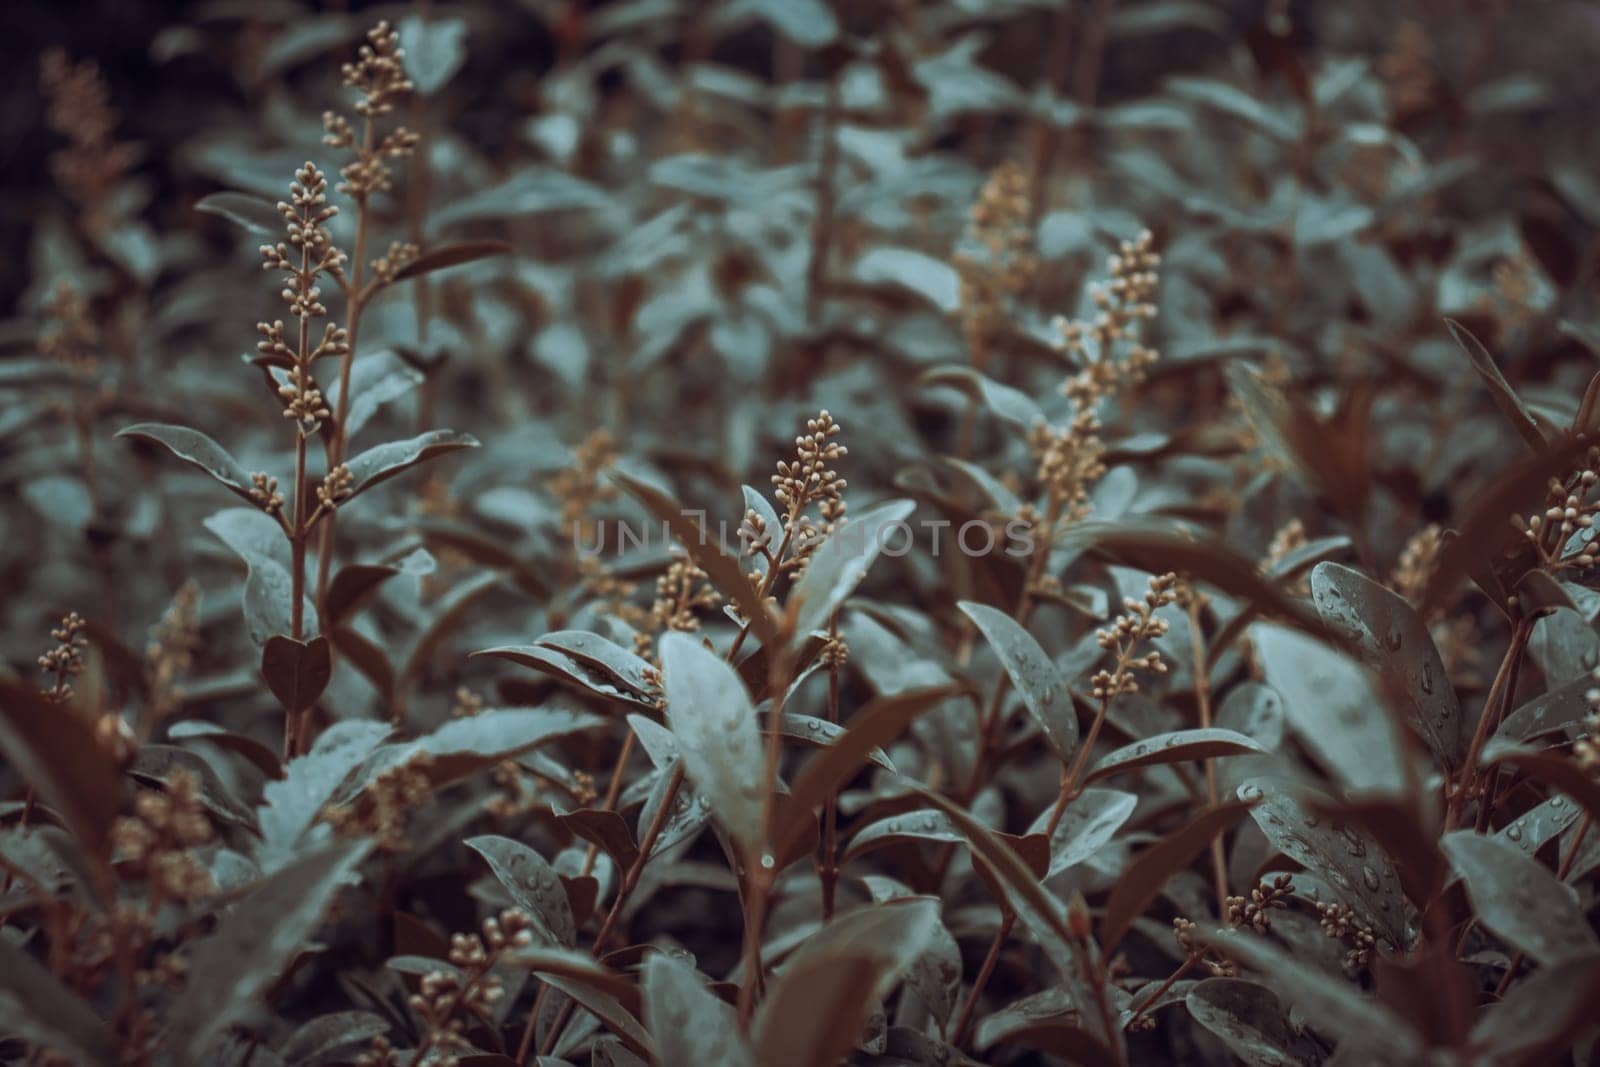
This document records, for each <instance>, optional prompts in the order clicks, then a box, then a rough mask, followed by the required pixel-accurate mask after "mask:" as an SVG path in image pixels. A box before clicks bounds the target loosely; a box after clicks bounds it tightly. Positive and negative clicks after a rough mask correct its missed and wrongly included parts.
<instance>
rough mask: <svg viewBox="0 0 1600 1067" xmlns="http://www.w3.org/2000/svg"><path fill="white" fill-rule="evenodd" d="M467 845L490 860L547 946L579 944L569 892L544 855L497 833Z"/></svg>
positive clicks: (495, 873)
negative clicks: (576, 942) (577, 942)
mask: <svg viewBox="0 0 1600 1067" xmlns="http://www.w3.org/2000/svg"><path fill="white" fill-rule="evenodd" d="M466 846H467V847H468V848H470V849H472V851H474V852H476V853H477V854H478V855H480V856H482V857H483V858H484V859H485V860H486V861H488V864H489V869H490V870H491V871H493V872H494V876H495V877H496V878H498V879H499V880H500V884H501V885H503V886H505V889H506V892H507V893H509V894H511V899H512V901H513V902H514V903H515V904H516V905H517V907H519V908H521V909H522V910H523V911H525V912H527V913H528V916H529V917H530V918H531V919H533V922H534V929H535V930H536V931H537V932H538V933H539V934H540V935H542V936H543V939H544V940H545V941H546V942H547V943H549V944H553V945H565V946H567V947H569V948H570V947H571V946H572V945H573V943H574V942H575V941H577V938H578V928H577V923H576V922H575V921H574V920H573V917H572V904H571V902H570V901H569V900H568V899H567V891H566V889H565V887H563V886H562V884H561V877H560V876H559V875H558V874H556V871H555V868H554V867H551V866H550V864H549V863H548V862H546V861H545V858H544V857H543V856H541V855H539V854H538V853H537V852H535V851H534V850H533V849H531V848H529V847H528V846H527V845H524V844H523V843H522V842H520V841H513V840H511V839H510V838H509V837H499V836H496V835H494V834H485V835H484V836H482V837H472V838H468V839H467V841H466Z"/></svg>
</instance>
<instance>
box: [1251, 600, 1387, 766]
mask: <svg viewBox="0 0 1600 1067" xmlns="http://www.w3.org/2000/svg"><path fill="white" fill-rule="evenodd" d="M1250 632H1251V638H1252V641H1253V642H1254V644H1255V649H1256V660H1257V662H1259V663H1260V664H1261V667H1262V670H1263V672H1264V673H1265V674H1266V680H1267V684H1268V685H1270V686H1271V687H1272V688H1273V689H1276V690H1277V691H1278V693H1279V694H1280V695H1281V696H1282V697H1283V707H1284V712H1285V714H1286V716H1287V718H1288V721H1289V724H1290V726H1291V727H1293V729H1294V731H1295V732H1296V733H1297V734H1298V735H1299V736H1300V739H1301V740H1302V741H1303V742H1304V743H1305V745H1306V747H1307V748H1309V749H1310V750H1311V753H1312V755H1313V757H1314V758H1316V760H1317V761H1318V762H1319V763H1321V764H1322V765H1323V766H1325V767H1326V768H1327V769H1328V771H1329V772H1330V773H1332V774H1333V775H1334V777H1336V778H1337V779H1339V781H1341V782H1342V783H1343V784H1344V785H1345V787H1346V788H1348V789H1352V790H1362V791H1367V792H1373V793H1400V792H1402V791H1403V790H1404V787H1405V783H1406V780H1407V778H1406V770H1405V765H1404V760H1405V759H1406V758H1407V754H1406V749H1405V747H1404V745H1403V744H1402V743H1401V736H1400V734H1399V731H1398V729H1397V724H1396V723H1395V722H1394V721H1393V720H1392V719H1391V718H1390V716H1389V712H1388V709H1387V706H1386V704H1385V703H1384V700H1383V690H1382V688H1381V687H1380V686H1379V685H1378V684H1377V682H1376V680H1375V679H1374V678H1373V677H1372V675H1371V674H1370V672H1368V671H1367V670H1366V668H1364V667H1362V666H1361V665H1360V664H1359V663H1357V662H1356V661H1355V660H1353V659H1351V658H1350V657H1349V656H1346V655H1344V654H1343V653H1341V652H1339V651H1337V650H1335V649H1333V648H1330V647H1329V646H1328V645H1326V644H1324V643H1323V642H1321V641H1317V640H1314V639H1312V638H1309V637H1307V636H1305V635H1304V634H1301V633H1297V632H1295V631H1293V630H1290V629H1288V628H1286V627H1282V626H1276V625H1272V624H1268V623H1257V624H1256V625H1255V626H1254V627H1252V628H1251V631H1250Z"/></svg>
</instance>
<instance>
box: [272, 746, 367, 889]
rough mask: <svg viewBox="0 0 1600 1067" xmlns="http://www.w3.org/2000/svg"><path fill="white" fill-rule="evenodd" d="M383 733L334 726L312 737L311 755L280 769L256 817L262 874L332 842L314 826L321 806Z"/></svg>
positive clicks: (323, 830)
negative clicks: (313, 739)
mask: <svg viewBox="0 0 1600 1067" xmlns="http://www.w3.org/2000/svg"><path fill="white" fill-rule="evenodd" d="M388 733H389V727H388V725H387V724H385V723H376V722H354V721H350V722H340V723H335V724H334V725H332V726H330V727H328V729H326V730H324V731H323V732H322V733H321V734H320V735H319V736H318V737H317V740H316V743H315V744H313V745H312V746H311V751H310V752H307V753H306V754H305V755H303V756H300V757H298V758H297V759H292V760H290V761H289V762H288V763H286V764H285V765H284V777H283V778H282V779H281V780H279V781H273V782H268V783H267V785H266V788H265V789H263V790H262V794H261V807H260V808H259V809H258V810H257V812H256V822H257V824H258V825H259V826H260V827H261V841H260V843H259V844H258V845H257V846H256V850H255V860H256V862H257V863H258V864H260V866H261V869H262V870H263V871H264V872H266V873H268V874H271V873H272V872H274V871H277V870H280V869H282V868H283V867H286V866H287V865H289V864H290V863H291V862H292V861H293V860H294V858H295V857H296V856H300V855H303V854H304V853H305V850H306V849H307V848H309V847H314V846H316V845H318V844H320V843H322V842H325V841H327V840H329V839H330V838H331V836H332V835H331V833H330V832H329V830H328V828H327V826H325V825H318V824H317V819H318V817H319V816H320V815H321V814H322V809H323V807H324V806H325V805H326V804H327V803H328V802H329V801H330V800H331V799H332V798H333V795H334V791H335V790H337V789H338V788H339V786H340V784H341V783H342V782H343V781H344V780H345V778H346V777H348V776H349V774H350V772H351V771H353V770H355V769H356V767H357V766H358V765H359V764H360V763H361V762H362V761H363V760H365V759H366V758H367V756H369V755H370V754H371V753H372V752H373V751H374V750H375V749H376V748H377V747H378V745H379V744H380V743H381V742H382V741H383V739H384V737H385V736H387V735H388Z"/></svg>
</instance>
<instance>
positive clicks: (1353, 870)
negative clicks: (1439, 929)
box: [1238, 778, 1408, 948]
mask: <svg viewBox="0 0 1600 1067" xmlns="http://www.w3.org/2000/svg"><path fill="white" fill-rule="evenodd" d="M1238 793H1239V796H1240V798H1241V799H1244V800H1248V801H1250V802H1251V803H1252V804H1253V805H1254V806H1253V807H1252V808H1251V810H1250V817H1251V818H1252V819H1254V820H1255V823H1256V825H1257V826H1258V827H1260V828H1261V832H1262V833H1263V834H1265V835H1266V838H1267V841H1268V842H1269V843H1270V844H1271V845H1272V847H1273V848H1275V849H1277V850H1278V851H1279V852H1281V853H1283V854H1284V855H1285V856H1288V857H1289V858H1290V859H1292V860H1294V861H1295V862H1296V863H1298V864H1300V865H1301V866H1302V867H1304V868H1306V870H1308V871H1310V872H1311V873H1312V874H1314V875H1316V876H1318V877H1320V878H1322V879H1324V880H1326V881H1327V882H1328V884H1329V885H1330V886H1331V887H1332V889H1333V891H1334V892H1335V893H1337V894H1338V895H1339V899H1340V900H1341V901H1342V902H1343V903H1345V904H1347V905H1349V907H1350V908H1351V910H1352V911H1353V912H1354V913H1355V916H1356V917H1357V918H1358V919H1360V920H1361V922H1363V923H1364V924H1366V925H1367V926H1370V927H1371V928H1372V930H1373V932H1374V933H1376V934H1377V935H1378V936H1379V938H1380V939H1385V940H1387V941H1388V942H1389V944H1390V945H1391V946H1392V947H1394V948H1404V947H1405V946H1406V945H1407V943H1408V942H1407V937H1406V915H1405V911H1406V902H1405V895H1404V894H1403V893H1402V892H1401V889H1400V878H1399V875H1398V874H1397V873H1396V872H1395V869H1394V864H1393V862H1392V861H1391V860H1390V859H1389V857H1388V856H1387V855H1385V854H1384V852H1383V851H1382V850H1381V849H1380V848H1379V847H1378V845H1377V843H1376V842H1375V841H1373V840H1372V838H1371V836H1370V835H1368V834H1366V833H1364V832H1363V831H1361V830H1358V829H1356V828H1355V827H1353V826H1346V825H1342V824H1340V823H1339V822H1338V821H1336V820H1334V819H1332V818H1331V817H1328V816H1324V815H1318V814H1316V813H1315V812H1313V811H1311V810H1309V809H1308V808H1307V807H1306V806H1305V805H1303V804H1301V802H1300V801H1299V800H1298V799H1296V798H1295V797H1294V796H1292V795H1291V794H1290V793H1289V792H1288V790H1287V789H1286V788H1285V787H1284V786H1282V785H1281V784H1279V783H1275V782H1272V781H1270V780H1267V779H1262V778H1253V779H1251V780H1249V781H1247V782H1244V783H1242V784H1241V785H1240V786H1239V789H1238Z"/></svg>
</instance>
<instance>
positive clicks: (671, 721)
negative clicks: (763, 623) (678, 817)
mask: <svg viewBox="0 0 1600 1067" xmlns="http://www.w3.org/2000/svg"><path fill="white" fill-rule="evenodd" d="M661 673H662V678H663V684H664V687H665V690H666V695H667V725H668V726H669V727H671V729H672V734H673V736H674V737H675V738H677V741H678V747H679V749H680V750H681V751H682V753H683V763H684V770H685V771H686V772H687V773H688V777H689V781H690V782H692V783H693V784H694V787H695V789H696V791H697V792H699V793H700V794H701V795H702V796H704V797H705V798H706V801H707V802H708V803H709V804H710V805H711V810H712V813H713V814H714V815H715V816H716V819H717V821H718V822H719V823H720V824H721V825H722V826H723V828H725V829H726V830H727V831H728V833H729V834H730V835H731V836H732V837H733V839H734V840H735V841H737V842H738V843H739V845H740V846H741V847H742V848H743V849H744V850H745V853H746V856H747V857H754V856H755V855H756V854H757V852H758V851H759V849H760V848H761V846H762V844H763V842H762V834H763V828H762V825H761V810H762V803H763V794H764V789H765V787H764V785H763V773H764V771H763V768H764V764H765V761H764V759H763V755H762V753H763V749H762V744H761V731H760V729H759V728H758V727H757V724H756V710H755V707H754V705H752V704H751V703H750V695H749V694H748V693H747V692H746V691H745V688H744V682H743V681H741V680H740V678H739V675H738V673H737V672H736V671H735V670H734V669H733V668H732V667H730V666H729V665H728V664H727V663H726V662H724V661H723V660H722V658H721V657H719V656H717V655H716V654H715V653H712V652H710V651H707V649H706V648H705V646H704V645H702V644H701V643H700V640H699V638H698V637H695V636H693V635H690V634H683V633H669V634H667V635H666V636H664V637H663V638H662V639H661Z"/></svg>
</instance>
